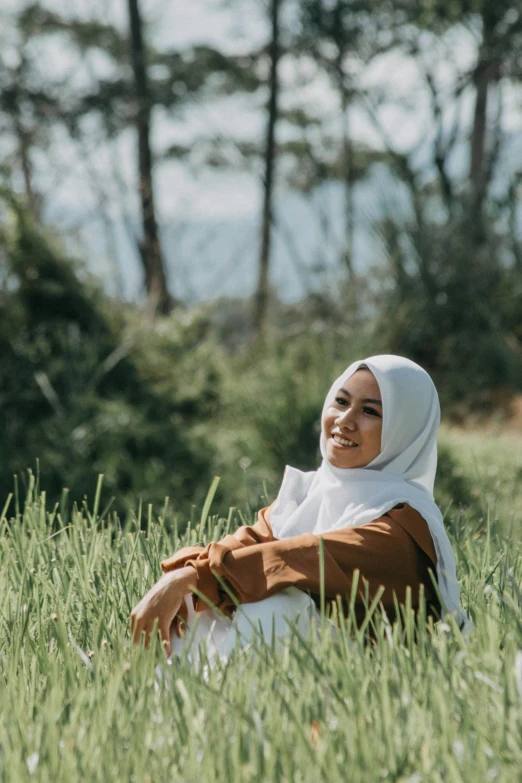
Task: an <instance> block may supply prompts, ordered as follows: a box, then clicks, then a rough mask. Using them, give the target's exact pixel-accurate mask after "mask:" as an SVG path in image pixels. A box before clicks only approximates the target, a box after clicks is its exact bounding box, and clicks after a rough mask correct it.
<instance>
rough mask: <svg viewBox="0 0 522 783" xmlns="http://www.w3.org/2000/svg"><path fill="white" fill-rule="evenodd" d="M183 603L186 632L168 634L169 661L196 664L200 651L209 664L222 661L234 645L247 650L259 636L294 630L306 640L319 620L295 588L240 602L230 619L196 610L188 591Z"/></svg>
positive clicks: (269, 638)
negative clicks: (175, 659)
mask: <svg viewBox="0 0 522 783" xmlns="http://www.w3.org/2000/svg"><path fill="white" fill-rule="evenodd" d="M185 603H186V605H187V611H188V618H187V629H186V634H185V636H184V638H183V639H181V638H180V637H179V636H178V635H177V634H175V633H174V634H172V637H171V650H172V652H171V658H170V659H169V662H171V659H172V658H173V657H174V656H184V655H186V656H187V657H188V659H189V660H190V661H192V662H193V663H194V664H196V665H197V664H198V663H199V661H200V659H201V655H202V654H203V655H204V656H205V657H206V659H207V660H208V662H209V663H212V662H213V661H215V660H216V659H218V660H221V661H223V662H224V661H226V660H227V658H228V657H229V656H230V655H231V653H232V651H233V650H234V649H236V647H239V648H240V649H247V648H248V647H250V646H251V644H252V642H253V641H254V639H255V638H256V637H259V636H261V637H262V638H263V639H264V641H265V642H266V643H267V644H273V643H274V642H275V643H277V642H278V641H280V640H282V639H283V638H284V637H285V636H288V635H289V634H291V633H295V632H297V633H298V634H299V636H301V637H303V638H305V639H306V638H307V637H308V636H309V634H310V632H311V629H312V627H313V626H314V625H315V624H316V623H317V622H320V619H321V614H320V612H319V611H318V609H317V607H316V605H315V603H314V602H313V600H312V599H311V598H310V596H309V595H308V594H307V593H304V592H303V591H302V590H299V589H298V588H297V587H288V588H287V589H286V590H283V591H282V592H280V593H276V594H275V595H272V596H270V597H269V598H264V599H263V600H262V601H256V602H255V603H250V604H242V605H241V606H239V607H238V608H237V610H236V611H235V612H234V615H233V617H232V618H228V617H224V616H223V615H221V614H219V613H218V612H217V611H215V610H214V609H208V610H207V611H204V612H198V613H196V612H195V611H194V607H193V603H192V596H191V595H190V594H188V595H186V596H185Z"/></svg>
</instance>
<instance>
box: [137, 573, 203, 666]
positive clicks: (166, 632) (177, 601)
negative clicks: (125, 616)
mask: <svg viewBox="0 0 522 783" xmlns="http://www.w3.org/2000/svg"><path fill="white" fill-rule="evenodd" d="M196 583H197V578H196V571H195V569H194V568H191V567H190V566H189V567H186V568H180V569H177V570H176V571H170V572H169V573H167V574H163V576H162V577H160V579H158V581H157V582H156V584H155V585H154V587H153V588H152V589H151V590H149V592H148V593H147V595H145V596H144V597H143V598H142V599H141V601H140V602H139V604H138V605H137V606H136V607H135V608H134V609H133V610H132V612H131V631H132V635H133V638H134V641H135V642H136V644H139V643H140V641H141V638H142V635H144V639H145V646H146V647H147V646H148V644H149V641H150V635H151V633H152V631H153V628H154V623H155V622H157V630H158V632H159V634H160V636H161V639H162V641H163V643H164V645H165V650H166V653H167V655H170V627H171V625H172V623H173V621H174V618H175V617H176V614H177V613H178V612H179V610H180V607H181V605H182V602H183V600H184V596H185V594H186V593H190V592H192V590H194V589H195V586H196Z"/></svg>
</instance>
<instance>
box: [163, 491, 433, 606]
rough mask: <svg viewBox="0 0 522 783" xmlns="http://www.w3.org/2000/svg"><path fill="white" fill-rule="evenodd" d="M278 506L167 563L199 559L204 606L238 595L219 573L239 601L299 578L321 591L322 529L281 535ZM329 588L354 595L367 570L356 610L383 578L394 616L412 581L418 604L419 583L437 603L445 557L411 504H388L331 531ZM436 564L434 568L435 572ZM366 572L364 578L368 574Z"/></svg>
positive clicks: (330, 593)
mask: <svg viewBox="0 0 522 783" xmlns="http://www.w3.org/2000/svg"><path fill="white" fill-rule="evenodd" d="M272 507H273V504H272V506H270V507H269V508H265V509H262V510H261V511H260V512H259V515H258V519H257V522H256V523H255V525H253V526H244V527H240V528H239V529H238V530H236V532H235V533H234V534H232V535H228V536H225V538H223V539H222V540H221V541H218V542H212V543H210V544H208V545H207V546H206V547H198V546H192V547H185V548H184V549H181V550H180V551H179V552H177V553H176V554H175V555H173V556H172V557H169V558H168V559H167V560H164V561H163V562H162V563H161V567H162V569H163V571H172V570H174V569H176V568H182V567H183V566H187V565H190V566H193V567H194V568H195V569H196V573H197V579H198V586H197V589H198V592H199V593H200V594H201V596H203V598H198V599H197V600H196V610H197V611H202V610H204V609H207V608H208V606H209V605H213V606H216V607H218V608H219V609H220V610H221V611H223V612H225V613H230V612H231V611H232V610H233V609H234V607H235V604H234V601H233V599H232V598H231V597H230V596H229V595H228V594H227V592H226V591H225V590H224V589H223V587H222V585H221V584H220V582H219V581H218V579H217V578H216V576H218V577H219V579H220V580H222V581H223V582H224V583H225V584H226V585H227V587H228V588H229V589H230V592H231V593H232V594H233V595H234V596H235V597H236V599H237V601H238V602H239V603H242V604H243V603H250V602H251V601H260V600H261V599H263V598H266V597H268V596H270V595H273V594H274V593H277V592H280V591H281V590H284V589H285V588H286V587H290V586H295V587H298V588H300V589H302V590H306V591H308V592H310V593H311V595H312V597H314V598H316V599H318V596H319V595H320V593H321V580H320V554H319V537H318V536H316V535H314V534H312V533H304V534H302V535H299V536H295V537H293V538H288V539H284V540H278V539H276V538H274V535H273V533H272V528H271V527H270V512H271V510H272ZM321 538H322V539H323V542H324V594H325V597H326V598H327V599H335V598H336V597H337V596H340V597H341V598H342V599H343V600H345V601H346V600H348V599H349V597H350V595H351V590H352V583H353V580H354V575H355V572H359V580H358V583H357V596H356V602H355V612H356V616H358V617H359V616H360V617H361V618H362V617H364V614H365V612H366V609H365V603H367V601H368V600H370V601H371V600H372V598H373V596H375V594H376V593H377V591H378V589H379V588H380V587H381V586H382V587H383V588H384V592H383V594H382V597H381V599H380V603H381V604H382V606H383V608H384V609H385V610H386V612H387V613H388V615H389V616H390V617H393V616H395V605H396V601H398V602H399V604H404V603H405V602H406V593H407V588H408V587H409V588H411V605H412V607H413V608H417V607H418V605H419V589H420V586H421V585H424V594H425V596H426V602H427V604H428V605H429V604H431V605H432V606H433V607H434V609H435V611H437V609H438V601H437V598H436V593H435V590H434V588H433V581H432V576H431V574H433V575H435V573H436V564H437V557H436V554H435V548H434V545H433V540H432V537H431V534H430V532H429V528H428V525H427V524H426V522H425V521H424V519H423V518H422V517H421V516H420V514H419V513H418V512H417V511H415V510H414V509H413V508H411V507H410V506H408V505H406V504H399V506H397V507H395V508H393V509H391V510H390V511H388V513H387V514H385V515H383V516H382V517H380V518H379V519H376V520H374V521H373V522H369V523H368V524H366V525H362V526H361V527H347V528H343V529H341V530H335V531H333V532H330V533H325V534H324V535H322V536H321ZM430 572H431V574H430ZM361 577H362V578H361Z"/></svg>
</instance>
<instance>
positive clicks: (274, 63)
mask: <svg viewBox="0 0 522 783" xmlns="http://www.w3.org/2000/svg"><path fill="white" fill-rule="evenodd" d="M279 13H280V0H271V3H270V21H271V30H272V35H271V39H270V78H269V91H270V92H269V100H268V118H267V130H266V147H265V176H264V182H263V216H262V223H261V250H260V255H259V276H258V283H257V292H256V307H255V319H254V326H255V331H256V335H257V338H258V339H259V340H261V339H262V337H263V335H264V332H265V330H266V322H267V304H268V270H269V261H270V236H271V229H272V199H273V186H274V171H275V163H276V140H275V130H276V122H277V115H278V98H279V78H278V63H279V57H280V51H279V48H280V42H279Z"/></svg>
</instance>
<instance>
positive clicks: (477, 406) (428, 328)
mask: <svg viewBox="0 0 522 783" xmlns="http://www.w3.org/2000/svg"><path fill="white" fill-rule="evenodd" d="M419 199H420V201H421V204H422V205H423V207H424V209H425V213H424V218H423V220H422V222H420V223H419V222H418V220H417V221H411V222H404V223H399V222H394V221H392V220H388V221H386V222H385V224H384V225H382V226H381V236H382V239H383V242H384V245H385V247H386V250H387V255H388V259H389V271H391V273H392V275H391V280H392V284H391V286H390V285H389V284H388V290H387V291H386V293H385V294H384V297H383V299H382V300H381V305H383V307H382V311H381V312H382V315H381V316H380V321H381V324H382V328H383V329H386V349H387V350H389V351H390V352H392V353H402V354H405V355H406V356H409V357H410V358H412V359H414V360H415V361H417V362H419V364H421V366H423V367H425V368H426V369H427V370H428V371H429V372H430V373H431V374H432V376H433V378H434V381H435V383H436V386H437V388H438V390H439V395H440V398H441V402H442V404H443V408H444V409H445V411H446V413H447V414H448V413H449V412H451V413H452V414H453V415H454V416H455V417H456V418H460V419H462V418H463V417H465V416H466V415H469V412H470V410H471V411H473V412H474V413H475V414H479V413H483V414H484V413H490V412H491V411H492V410H494V409H496V408H500V407H501V406H502V405H503V404H505V402H506V400H507V399H509V397H510V395H512V394H513V393H514V392H515V391H517V390H519V389H520V388H522V341H521V340H520V330H521V320H520V308H519V304H518V303H519V298H520V287H521V285H522V276H521V274H520V269H519V268H518V267H517V266H516V264H515V263H514V262H513V259H510V260H511V263H510V264H508V265H503V264H502V263H501V262H500V260H499V250H500V248H501V247H504V251H505V256H506V257H509V255H508V251H509V248H508V247H507V242H508V240H510V238H509V237H507V236H505V235H502V234H501V233H500V232H499V230H498V228H497V227H496V226H495V224H494V223H493V221H492V220H489V219H485V221H486V226H487V228H488V233H487V234H486V236H485V237H484V238H480V239H477V238H473V236H472V235H470V231H469V227H468V222H467V220H465V219H464V216H462V217H461V218H459V219H448V221H447V222H446V223H445V224H442V225H441V224H440V223H439V222H437V221H436V220H434V217H433V213H430V210H429V209H428V207H427V204H425V203H424V197H423V196H422V195H419ZM465 214H466V215H468V216H469V215H470V213H469V212H466V213H465Z"/></svg>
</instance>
